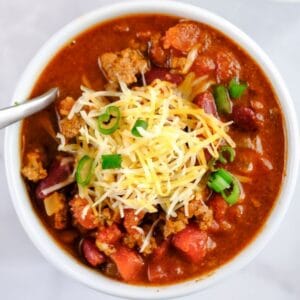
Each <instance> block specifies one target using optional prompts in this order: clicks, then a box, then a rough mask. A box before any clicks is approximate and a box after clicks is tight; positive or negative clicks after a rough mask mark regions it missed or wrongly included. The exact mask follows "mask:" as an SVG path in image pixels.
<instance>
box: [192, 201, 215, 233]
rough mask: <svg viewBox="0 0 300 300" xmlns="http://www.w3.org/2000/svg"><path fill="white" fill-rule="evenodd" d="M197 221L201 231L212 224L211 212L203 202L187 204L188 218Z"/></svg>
mask: <svg viewBox="0 0 300 300" xmlns="http://www.w3.org/2000/svg"><path fill="white" fill-rule="evenodd" d="M191 217H196V219H197V220H199V226H200V229H201V230H207V229H208V228H210V227H211V224H212V222H213V212H212V210H211V208H209V207H208V206H207V205H206V204H205V203H204V202H203V201H201V200H193V201H191V202H190V203H189V218H191Z"/></svg>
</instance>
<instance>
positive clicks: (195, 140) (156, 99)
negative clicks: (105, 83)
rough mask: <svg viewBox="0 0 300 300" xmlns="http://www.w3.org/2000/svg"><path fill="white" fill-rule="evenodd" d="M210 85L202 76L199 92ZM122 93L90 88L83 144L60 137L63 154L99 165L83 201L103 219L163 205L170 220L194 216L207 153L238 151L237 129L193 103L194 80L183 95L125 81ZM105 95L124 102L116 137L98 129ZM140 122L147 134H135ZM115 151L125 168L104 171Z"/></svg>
mask: <svg viewBox="0 0 300 300" xmlns="http://www.w3.org/2000/svg"><path fill="white" fill-rule="evenodd" d="M188 76H190V78H192V79H194V76H193V75H190V74H188V75H187V77H188ZM192 82H193V80H191V82H190V83H191V84H192ZM207 82H209V79H208V78H202V79H201V80H200V81H198V82H197V83H196V86H197V87H198V88H199V84H200V85H201V86H207ZM120 87H121V92H113V91H109V92H108V91H92V90H90V89H87V88H82V90H83V93H82V95H81V97H80V98H79V99H78V100H77V102H76V103H75V104H74V106H73V108H72V110H71V112H70V114H69V116H68V117H69V118H72V117H73V116H74V114H76V113H77V114H80V116H81V117H82V119H83V120H84V121H85V125H84V126H83V127H82V128H81V129H80V131H79V134H78V135H77V137H76V142H73V143H71V142H70V140H69V141H68V140H66V139H64V137H63V136H61V135H58V138H59V140H60V145H59V150H61V151H66V152H71V153H74V154H75V156H76V162H77V163H78V161H79V160H80V158H81V157H82V156H83V155H89V156H90V157H92V158H93V159H94V173H93V176H92V179H91V181H90V183H89V184H88V185H87V186H85V187H81V186H79V187H78V188H79V195H80V197H84V198H87V199H88V200H89V203H91V207H92V208H93V210H94V212H95V213H97V214H99V215H100V214H101V208H102V207H105V205H109V207H114V208H118V209H119V211H120V214H121V217H122V216H123V215H124V209H126V208H132V209H134V210H136V211H138V212H140V211H145V212H148V213H155V212H157V209H158V207H161V208H162V209H163V210H164V211H165V213H166V216H167V218H169V217H171V216H172V217H173V216H176V210H177V209H179V208H180V207H184V209H185V212H186V213H187V212H188V204H189V202H190V201H191V200H193V199H195V198H197V199H198V198H199V197H200V198H201V192H202V190H203V187H201V180H202V178H203V176H204V175H205V173H206V172H207V170H208V166H207V161H206V156H205V152H206V151H207V152H208V153H210V155H211V156H212V157H214V158H218V155H219V154H218V148H219V147H220V145H222V144H224V143H227V144H229V145H230V146H232V147H235V143H234V141H233V140H232V139H231V138H230V136H229V135H228V133H227V132H228V128H229V125H230V123H223V122H222V121H220V120H218V119H216V118H215V117H214V116H212V115H208V114H206V113H205V112H204V111H203V109H201V108H199V107H197V106H196V105H194V104H193V103H192V102H191V101H189V100H187V99H188V98H185V97H184V95H185V92H184V89H185V88H188V85H187V82H186V83H185V85H184V86H181V87H180V89H178V88H177V87H176V86H175V85H173V84H171V83H169V82H164V81H160V80H156V81H154V82H153V83H152V84H151V85H149V86H143V87H139V88H134V89H129V88H128V87H127V86H126V85H125V84H124V83H120ZM186 95H188V96H189V94H186ZM105 96H113V97H117V98H118V100H117V101H115V102H113V103H112V104H109V105H114V106H117V107H118V108H119V109H120V112H121V120H120V124H119V129H118V130H117V131H115V132H114V133H113V134H112V135H103V134H101V133H100V132H99V130H98V126H97V117H98V116H99V115H101V114H102V113H103V112H104V111H105V110H106V107H107V100H106V99H105V98H104V97H105ZM87 107H88V109H86V108H87ZM137 119H143V120H145V121H147V123H148V128H147V130H145V129H143V128H139V129H138V131H139V133H140V134H141V135H142V137H135V136H133V135H132V133H131V129H132V128H133V126H134V124H135V122H136V120H137ZM114 153H118V154H120V155H121V156H122V165H121V168H120V169H110V170H102V167H101V156H102V155H103V154H114ZM75 169H76V166H75ZM145 239H146V238H145ZM149 239H150V238H149ZM146 246H147V245H145V246H144V247H146Z"/></svg>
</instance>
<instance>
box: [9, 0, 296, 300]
mask: <svg viewBox="0 0 300 300" xmlns="http://www.w3.org/2000/svg"><path fill="white" fill-rule="evenodd" d="M139 13H145V14H151V13H158V14H159V13H160V14H167V15H175V16H181V17H184V18H188V19H193V20H196V21H199V22H202V23H206V24H208V25H210V26H211V27H213V28H216V29H217V30H219V31H221V32H222V33H223V34H225V35H226V36H228V37H229V38H231V39H232V40H233V41H235V42H236V43H237V44H238V45H240V46H242V48H243V49H244V50H245V51H246V52H247V53H248V54H249V55H250V56H251V57H252V58H253V59H254V60H255V61H256V62H257V64H258V65H259V66H260V67H261V68H262V70H263V71H264V73H265V74H266V76H267V78H268V79H269V81H270V83H271V84H272V86H273V89H274V91H275V94H276V95H277V97H278V99H279V103H280V105H281V109H282V111H283V115H284V117H285V120H284V121H285V130H286V140H287V145H286V146H287V160H286V173H285V178H284V182H283V186H282V189H281V192H280V194H279V196H278V199H277V201H276V203H275V205H274V207H273V210H272V212H271V214H270V215H269V217H268V220H267V222H266V223H265V225H264V227H263V228H262V229H261V231H260V232H259V233H258V234H257V235H256V237H255V238H254V239H253V240H252V241H251V242H250V243H249V245H248V246H246V247H245V248H244V249H243V250H242V251H241V252H240V253H239V254H237V255H236V256H235V257H234V258H233V259H231V260H230V261H229V262H227V263H226V264H224V265H222V266H221V267H219V268H218V269H216V270H215V271H214V272H213V273H212V274H210V275H208V276H207V275H206V276H204V277H202V278H200V280H199V278H198V279H191V280H189V281H185V282H180V283H176V284H172V285H167V286H137V285H128V284H125V283H122V282H119V281H115V280H112V279H109V278H107V277H105V276H101V275H100V274H99V273H96V272H94V271H93V270H91V269H89V268H87V267H85V266H83V265H82V264H80V263H79V262H77V261H76V260H75V259H74V258H72V257H71V256H70V255H69V254H67V253H66V252H65V251H63V250H62V248H60V247H59V246H58V245H57V243H56V242H55V241H54V239H53V238H52V237H51V236H50V234H49V233H48V231H47V230H46V228H45V227H44V226H43V225H42V226H41V221H40V220H39V218H38V216H36V214H35V212H34V210H33V209H32V206H31V203H30V201H29V199H28V195H27V191H26V188H25V185H24V183H23V181H22V178H21V175H20V172H15V170H16V169H17V170H20V165H21V164H20V163H21V162H20V147H19V143H20V128H21V123H20V122H19V123H16V124H13V125H11V126H10V127H8V128H7V129H6V131H5V143H4V154H5V168H6V177H7V181H8V186H9V191H10V195H11V198H12V201H13V205H14V207H15V210H16V212H17V215H18V218H19V220H20V222H21V224H22V226H23V228H24V229H25V231H26V233H27V234H28V236H29V238H30V239H31V240H32V242H33V243H34V244H35V246H36V247H37V248H38V249H39V250H40V252H41V253H42V254H43V255H44V257H45V258H46V259H47V260H48V261H50V262H51V263H52V264H53V265H55V266H56V267H57V268H58V269H60V270H61V271H63V272H64V273H66V274H68V275H69V276H71V277H73V278H74V279H76V280H78V281H79V282H81V283H84V284H85V285H87V286H89V287H91V288H93V289H95V290H98V291H101V292H104V293H106V294H110V295H113V296H118V297H126V298H132V299H141V298H143V299H163V298H169V297H179V296H184V295H188V294H191V293H193V292H196V291H200V290H202V289H204V288H207V287H208V286H211V285H212V284H214V283H216V282H218V281H220V280H221V279H223V278H225V277H228V276H229V275H230V274H232V273H233V272H235V271H237V270H239V269H241V268H242V267H244V266H245V265H247V264H248V263H249V262H250V261H251V260H252V259H253V258H254V257H255V256H256V255H257V254H258V253H259V252H260V251H261V250H262V249H263V248H264V246H265V245H266V243H267V242H268V241H269V240H270V238H271V237H272V236H273V234H274V232H275V231H276V229H277V228H278V227H279V224H280V222H281V221H282V219H283V217H284V215H285V213H286V211H287V208H288V206H289V203H290V201H291V198H292V194H293V191H294V189H295V186H296V180H297V174H298V169H299V159H298V157H299V141H298V139H297V138H296V139H295V138H293V137H294V136H295V134H297V135H298V132H299V131H298V124H297V118H296V114H295V109H294V105H293V102H292V99H291V97H290V95H289V92H288V90H287V88H286V86H285V83H284V81H283V79H282V78H281V76H280V74H279V72H278V71H277V69H276V67H275V66H274V65H273V63H272V62H271V60H270V59H269V58H268V56H267V55H266V54H265V52H264V51H263V50H262V49H261V48H260V47H259V46H258V45H257V44H256V43H255V42H254V41H253V40H252V39H251V38H250V37H248V36H247V35H246V34H245V33H244V32H242V31H241V30H240V29H239V28H237V27H236V26H234V25H232V24H231V23H230V22H228V21H227V20H225V19H224V18H222V17H220V16H218V15H216V14H214V13H212V12H210V11H208V10H206V9H203V8H200V7H198V6H194V5H191V4H186V3H182V2H177V1H169V0H165V1H159V2H158V1H154V2H150V1H147V0H140V1H127V2H122V3H120V2H118V3H115V4H111V5H107V6H100V7H99V8H98V9H95V10H93V11H91V12H89V13H87V14H85V15H83V16H80V17H78V18H76V19H75V20H74V21H72V22H70V23H69V24H67V25H66V26H64V27H63V28H62V29H61V30H59V31H58V32H57V33H56V34H54V35H53V36H52V37H51V38H50V39H49V40H48V41H47V42H46V43H45V44H44V45H43V46H42V47H41V49H40V50H39V51H38V52H37V54H36V55H35V56H34V57H33V59H32V60H31V61H30V63H29V64H28V66H27V67H26V69H25V71H24V73H23V75H22V76H21V79H20V80H19V83H18V85H17V87H16V89H15V93H14V96H13V99H26V98H27V97H28V95H29V94H30V92H31V90H32V87H33V86H34V84H35V82H36V78H37V77H38V75H37V74H40V73H41V72H42V70H43V69H44V67H45V66H46V65H47V64H48V63H49V61H50V60H51V58H52V57H53V55H55V54H56V53H57V52H58V51H59V50H60V49H61V48H62V47H63V46H64V45H65V44H66V43H67V42H68V41H70V40H71V39H72V38H73V37H76V36H77V35H78V34H80V33H82V32H84V31H85V30H86V29H88V28H90V27H92V26H93V25H96V24H98V23H102V22H105V21H107V20H110V19H113V18H116V17H121V16H126V15H131V14H139ZM16 145H18V146H17V147H16ZM24 199H26V201H23V200H24ZM175 286H176V289H174V287H175Z"/></svg>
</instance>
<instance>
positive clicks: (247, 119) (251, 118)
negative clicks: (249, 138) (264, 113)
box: [232, 105, 258, 131]
mask: <svg viewBox="0 0 300 300" xmlns="http://www.w3.org/2000/svg"><path fill="white" fill-rule="evenodd" d="M232 119H233V121H234V123H235V124H236V126H237V127H238V128H239V129H241V130H245V131H255V130H257V129H258V124H257V118H256V115H255V112H254V111H253V109H252V108H250V107H247V106H244V105H234V107H233V109H232Z"/></svg>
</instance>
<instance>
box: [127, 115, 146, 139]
mask: <svg viewBox="0 0 300 300" xmlns="http://www.w3.org/2000/svg"><path fill="white" fill-rule="evenodd" d="M140 127H141V128H143V129H145V130H146V129H147V128H148V122H147V121H145V120H142V119H137V120H136V122H135V123H134V126H133V127H132V129H131V133H132V134H133V135H134V136H136V137H141V134H140V133H139V131H138V128H140Z"/></svg>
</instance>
